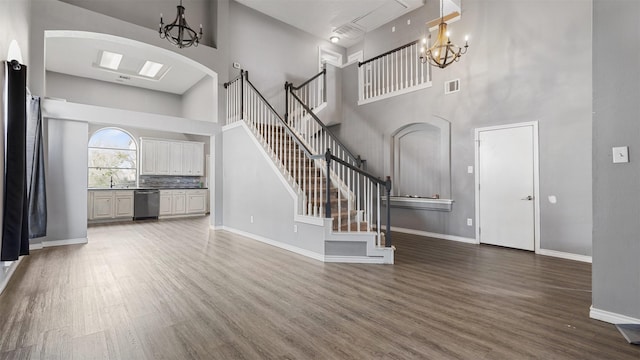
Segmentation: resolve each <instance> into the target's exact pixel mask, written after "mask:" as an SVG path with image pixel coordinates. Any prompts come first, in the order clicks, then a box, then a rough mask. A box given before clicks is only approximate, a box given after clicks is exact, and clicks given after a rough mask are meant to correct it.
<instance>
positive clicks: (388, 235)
mask: <svg viewBox="0 0 640 360" xmlns="http://www.w3.org/2000/svg"><path fill="white" fill-rule="evenodd" d="M384 188H385V192H386V193H387V233H386V234H385V246H386V247H391V176H387V181H386V182H385V184H384Z"/></svg>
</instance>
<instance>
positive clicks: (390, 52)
mask: <svg viewBox="0 0 640 360" xmlns="http://www.w3.org/2000/svg"><path fill="white" fill-rule="evenodd" d="M419 42H420V40H416V41H412V42H410V43H408V44H405V45H402V46H400V47H397V48H395V49H393V50H389V51H387V52H386V53H383V54H380V55H378V56H376V57H372V58H371V59H368V60H365V61H363V62H359V63H358V67H360V66H362V65H364V64H366V63H369V62H372V61H374V60H378V59H380V58H381V57H385V56H387V55H389V54H393V53H394V52H396V51H400V50H402V49H405V48H408V47H410V46H413V45H415V44H417V43H419Z"/></svg>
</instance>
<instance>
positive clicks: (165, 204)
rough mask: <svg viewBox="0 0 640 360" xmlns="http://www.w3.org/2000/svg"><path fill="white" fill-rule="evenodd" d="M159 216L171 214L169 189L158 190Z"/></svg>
mask: <svg viewBox="0 0 640 360" xmlns="http://www.w3.org/2000/svg"><path fill="white" fill-rule="evenodd" d="M159 215H160V216H165V215H171V191H170V190H169V191H167V190H160V213H159Z"/></svg>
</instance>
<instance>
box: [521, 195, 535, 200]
mask: <svg viewBox="0 0 640 360" xmlns="http://www.w3.org/2000/svg"><path fill="white" fill-rule="evenodd" d="M522 200H528V201H531V200H533V196H531V195H529V196H527V197H526V198H522Z"/></svg>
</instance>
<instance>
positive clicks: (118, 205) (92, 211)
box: [87, 190, 133, 221]
mask: <svg viewBox="0 0 640 360" xmlns="http://www.w3.org/2000/svg"><path fill="white" fill-rule="evenodd" d="M87 198H88V205H87V211H88V214H87V215H88V218H89V220H94V221H97V220H100V221H104V220H113V219H123V218H133V190H90V191H89V194H88V197H87Z"/></svg>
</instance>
